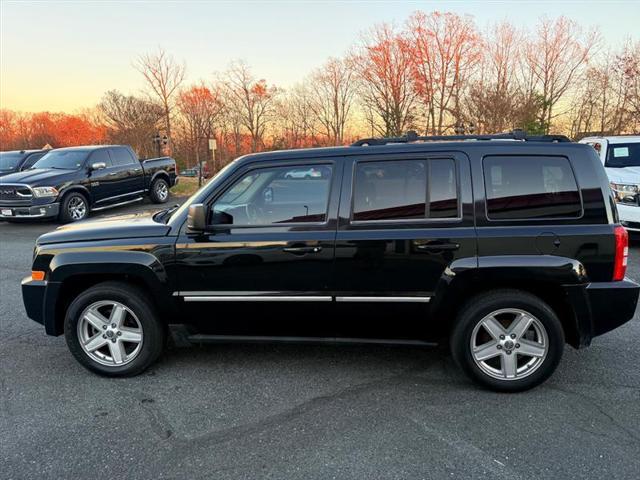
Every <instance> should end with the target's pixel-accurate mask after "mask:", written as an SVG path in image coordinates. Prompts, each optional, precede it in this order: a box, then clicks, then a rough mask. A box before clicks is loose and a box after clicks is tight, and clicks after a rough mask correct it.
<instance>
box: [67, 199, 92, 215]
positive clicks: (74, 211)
mask: <svg viewBox="0 0 640 480" xmlns="http://www.w3.org/2000/svg"><path fill="white" fill-rule="evenodd" d="M67 211H68V212H69V216H70V217H71V219H72V220H82V219H83V218H84V217H85V215H86V214H87V204H86V202H85V201H84V199H83V198H81V197H77V196H76V197H73V198H72V199H71V200H69V204H68V205H67Z"/></svg>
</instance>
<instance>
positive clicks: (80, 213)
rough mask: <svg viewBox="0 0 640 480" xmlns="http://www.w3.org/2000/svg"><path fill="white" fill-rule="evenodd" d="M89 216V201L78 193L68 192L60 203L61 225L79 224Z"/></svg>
mask: <svg viewBox="0 0 640 480" xmlns="http://www.w3.org/2000/svg"><path fill="white" fill-rule="evenodd" d="M88 216H89V200H87V197H85V196H84V195H83V194H81V193H80V192H70V193H67V194H66V195H65V196H64V197H62V202H60V213H59V215H58V218H59V220H60V221H61V222H62V223H71V222H79V221H80V220H84V219H85V218H87V217H88Z"/></svg>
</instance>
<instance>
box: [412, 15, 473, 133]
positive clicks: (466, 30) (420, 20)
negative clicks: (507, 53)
mask: <svg viewBox="0 0 640 480" xmlns="http://www.w3.org/2000/svg"><path fill="white" fill-rule="evenodd" d="M407 36H408V38H409V48H410V50H411V56H410V58H411V60H412V62H411V69H412V78H413V82H414V86H415V90H416V93H417V95H418V96H419V98H420V100H421V102H422V104H423V106H424V109H425V113H426V115H425V116H426V125H425V127H424V130H425V132H428V133H431V134H433V135H442V134H443V133H444V132H445V130H447V129H448V128H450V127H452V126H453V125H454V124H455V123H457V122H459V121H461V120H462V118H461V116H462V115H461V100H462V93H463V88H464V87H465V85H466V84H467V81H468V79H469V77H470V76H471V75H472V73H473V71H474V68H475V67H476V65H478V63H479V61H480V59H481V58H482V48H483V45H482V39H481V37H480V34H479V33H478V31H477V28H476V26H475V23H474V22H473V20H472V18H471V17H469V16H460V15H457V14H455V13H440V12H431V13H428V14H427V13H424V12H415V13H414V14H413V15H412V16H411V17H410V18H409V20H408V21H407Z"/></svg>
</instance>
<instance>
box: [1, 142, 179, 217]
mask: <svg viewBox="0 0 640 480" xmlns="http://www.w3.org/2000/svg"><path fill="white" fill-rule="evenodd" d="M177 182H178V179H177V176H176V162H175V161H174V160H173V159H172V158H170V157H161V158H154V159H149V160H139V159H138V157H137V156H136V154H135V152H134V151H133V149H132V148H131V147H129V146H126V145H98V146H85V147H69V148H58V149H56V150H51V151H50V152H49V153H47V154H46V155H44V156H43V157H42V158H41V159H40V160H38V161H37V162H36V163H35V164H34V165H33V166H32V167H31V168H29V169H27V170H24V171H21V172H16V173H12V174H9V175H5V176H4V177H1V178H0V219H2V220H9V221H11V220H14V219H24V218H56V217H57V218H59V219H60V221H61V222H63V223H68V222H77V221H79V220H83V219H85V218H86V217H87V216H88V215H89V213H90V212H92V211H99V210H104V209H107V208H111V207H117V206H120V205H125V204H127V203H132V202H136V201H140V200H142V199H143V197H144V196H145V195H148V196H149V198H150V199H151V201H153V202H154V203H164V202H166V201H167V200H168V199H169V189H170V188H171V187H173V186H174V185H175V184H176V183H177Z"/></svg>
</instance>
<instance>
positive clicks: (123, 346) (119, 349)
mask: <svg viewBox="0 0 640 480" xmlns="http://www.w3.org/2000/svg"><path fill="white" fill-rule="evenodd" d="M115 306H119V307H120V309H119V310H118V312H123V313H124V314H123V315H122V316H119V315H118V312H114V310H116V308H115ZM96 312H97V314H98V315H96ZM88 318H91V321H89V320H88ZM104 320H107V322H106V323H104ZM113 325H116V327H113ZM98 326H101V328H98ZM102 332H104V333H102ZM118 332H120V333H118ZM64 335H65V338H66V340H67V345H68V347H69V350H70V351H71V353H72V354H73V356H74V357H75V358H76V360H78V362H80V364H81V365H82V366H84V367H85V368H87V369H88V370H90V371H92V372H95V373H98V374H100V375H104V376H107V377H125V376H133V375H138V374H139V373H142V372H143V371H144V370H146V369H147V368H148V367H149V366H150V365H151V364H153V363H154V362H155V361H156V360H157V359H158V357H159V356H160V354H161V353H162V350H163V348H164V345H165V340H166V329H165V328H164V326H163V325H162V324H161V323H160V321H159V319H158V316H157V314H156V312H155V309H154V307H153V304H152V303H151V301H150V300H149V298H148V297H147V295H145V293H144V292H143V291H142V290H140V289H139V288H137V287H135V286H133V285H130V284H127V283H122V282H104V283H100V284H98V285H95V286H93V287H91V288H89V289H88V290H85V291H84V292H82V293H81V294H80V295H78V297H77V298H76V299H75V300H74V301H73V302H72V303H71V305H70V306H69V308H68V309H67V314H66V317H65V322H64ZM125 338H126V340H124V339H125ZM90 340H91V341H93V345H91V344H90V343H89V341H90ZM87 344H89V348H85V346H83V345H87ZM93 347H95V349H94V350H92V348H93Z"/></svg>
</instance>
